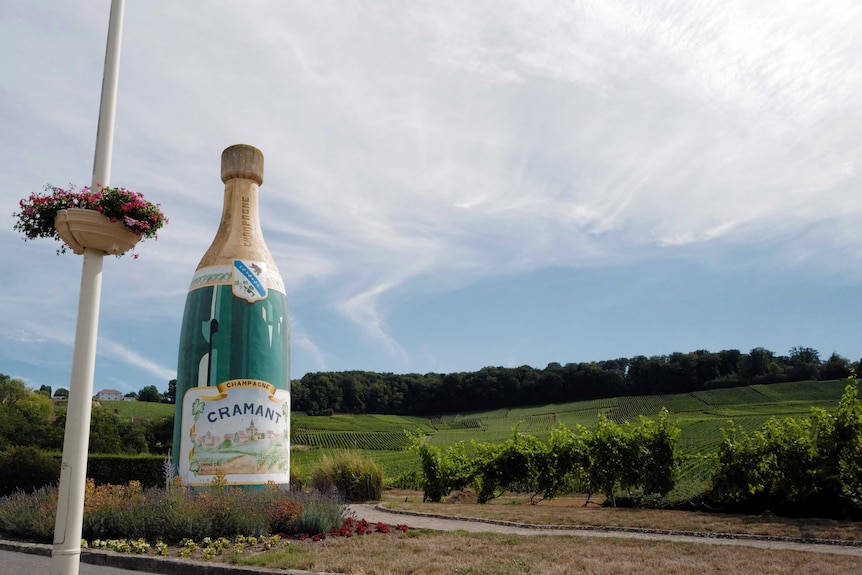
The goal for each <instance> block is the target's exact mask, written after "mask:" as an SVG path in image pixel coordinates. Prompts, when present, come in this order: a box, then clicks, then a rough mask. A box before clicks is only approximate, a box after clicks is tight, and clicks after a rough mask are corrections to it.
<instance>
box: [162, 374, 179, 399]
mask: <svg viewBox="0 0 862 575" xmlns="http://www.w3.org/2000/svg"><path fill="white" fill-rule="evenodd" d="M162 401H163V402H165V403H176V402H177V380H176V379H172V380H170V381H169V382H168V388H167V389H166V390H165V392H164V393H163V394H162Z"/></svg>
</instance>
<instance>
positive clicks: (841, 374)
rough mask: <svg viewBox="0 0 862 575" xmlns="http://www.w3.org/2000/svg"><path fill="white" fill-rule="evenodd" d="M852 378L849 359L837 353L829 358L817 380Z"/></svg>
mask: <svg viewBox="0 0 862 575" xmlns="http://www.w3.org/2000/svg"><path fill="white" fill-rule="evenodd" d="M849 376H850V362H849V361H848V360H847V358H844V357H841V356H840V355H838V354H837V353H833V354H832V355H830V356H829V359H827V360H826V363H824V364H823V365H822V366H821V368H820V374H819V375H818V377H817V379H821V380H830V379H844V378H846V377H849Z"/></svg>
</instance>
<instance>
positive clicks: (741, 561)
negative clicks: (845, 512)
mask: <svg viewBox="0 0 862 575" xmlns="http://www.w3.org/2000/svg"><path fill="white" fill-rule="evenodd" d="M381 537H386V538H387V539H386V541H385V544H384V543H382V542H381ZM382 545H385V547H384V548H385V552H381V548H382ZM840 551H841V550H840V549H839V550H838V552H839V553H840ZM859 561H860V559H859V557H858V556H852V555H842V554H838V553H836V554H825V553H805V552H800V551H789V550H785V549H761V548H755V547H745V546H727V545H715V544H706V543H676V542H664V541H661V542H659V541H639V540H631V539H614V538H601V539H598V538H590V537H583V536H559V535H556V536H555V535H535V536H514V535H503V534H489V533H482V534H468V533H464V532H448V533H443V532H432V531H421V532H407V533H401V534H398V535H370V536H363V537H353V538H349V539H348V538H332V539H327V540H326V541H321V542H316V543H311V542H308V541H305V542H300V543H295V544H292V545H291V546H290V548H289V549H287V550H282V551H279V552H276V553H262V554H259V555H256V556H253V557H247V556H241V557H237V558H235V559H234V560H233V561H232V562H234V563H237V564H240V565H249V566H256V567H270V568H272V567H275V568H280V569H305V570H311V571H325V572H336V573H346V574H349V575H390V574H395V573H398V574H404V575H443V574H447V575H451V574H461V575H486V574H487V575H491V574H494V575H499V574H504V575H508V574H511V575H516V574H522V573H542V574H566V575H569V574H572V573H590V574H595V575H628V574H632V575H635V574H636V575H683V574H684V575H690V574H692V573H758V574H761V575H796V574H798V573H806V574H810V575H834V574H835V573H856V572H858V568H859Z"/></svg>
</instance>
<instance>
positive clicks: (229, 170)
mask: <svg viewBox="0 0 862 575" xmlns="http://www.w3.org/2000/svg"><path fill="white" fill-rule="evenodd" d="M235 178H243V179H246V180H252V181H253V182H256V183H257V185H258V186H260V185H263V152H261V151H260V150H258V149H257V148H255V147H254V146H249V145H248V144H236V145H234V146H231V147H229V148H226V149H225V150H224V151H223V152H222V154H221V181H222V182H224V183H225V184H226V183H227V182H228V181H229V180H233V179H235Z"/></svg>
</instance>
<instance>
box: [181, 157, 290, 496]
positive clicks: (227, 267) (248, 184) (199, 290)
mask: <svg viewBox="0 0 862 575" xmlns="http://www.w3.org/2000/svg"><path fill="white" fill-rule="evenodd" d="M221 178H222V181H223V182H224V184H225V188H224V208H223V212H222V218H221V223H220V224H219V228H218V233H216V236H215V239H214V240H213V242H212V245H211V246H210V248H209V250H208V251H207V252H206V254H204V257H203V259H201V262H200V264H198V267H197V270H196V271H195V274H194V277H193V278H192V282H191V286H190V287H189V294H188V297H187V298H186V307H185V312H184V314H183V324H182V331H181V334H180V350H179V361H178V367H177V392H176V401H177V404H176V412H175V413H176V416H175V420H174V421H175V423H174V447H173V463H174V466H175V469H176V470H177V474H178V475H179V476H180V478H181V479H182V480H183V482H184V483H185V484H186V485H192V486H195V485H198V486H203V485H207V484H209V483H210V482H212V480H213V479H214V478H215V477H217V476H220V475H224V478H225V479H226V480H227V482H228V484H233V485H262V484H265V483H267V482H269V481H272V482H274V483H279V484H286V483H288V482H289V477H290V473H289V468H290V378H289V351H288V350H289V348H288V344H289V342H288V339H289V338H288V319H287V299H286V297H285V292H284V282H283V281H282V279H281V275H279V273H278V268H277V267H276V265H275V262H274V261H273V259H272V256H271V255H270V253H269V250H268V249H267V247H266V244H265V243H264V241H263V234H262V233H261V230H260V222H259V219H258V190H259V186H260V185H261V184H262V183H263V154H262V153H261V151H260V150H258V149H257V148H254V147H252V146H246V145H236V146H231V147H230V148H227V149H226V150H225V151H224V152H223V153H222V164H221Z"/></svg>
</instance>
